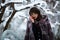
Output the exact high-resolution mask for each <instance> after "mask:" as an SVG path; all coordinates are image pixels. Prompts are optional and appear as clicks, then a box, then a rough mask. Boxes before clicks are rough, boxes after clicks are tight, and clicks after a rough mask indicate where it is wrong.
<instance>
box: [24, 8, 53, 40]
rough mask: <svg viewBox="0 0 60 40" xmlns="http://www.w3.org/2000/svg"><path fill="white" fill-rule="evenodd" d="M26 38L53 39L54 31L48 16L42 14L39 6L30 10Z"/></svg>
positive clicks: (37, 39)
mask: <svg viewBox="0 0 60 40" xmlns="http://www.w3.org/2000/svg"><path fill="white" fill-rule="evenodd" d="M29 15H30V18H29V20H28V22H27V30H26V35H25V40H53V33H52V30H51V26H50V23H49V20H48V18H47V16H45V15H41V13H40V10H39V9H38V8H37V7H33V8H31V9H30V12H29Z"/></svg>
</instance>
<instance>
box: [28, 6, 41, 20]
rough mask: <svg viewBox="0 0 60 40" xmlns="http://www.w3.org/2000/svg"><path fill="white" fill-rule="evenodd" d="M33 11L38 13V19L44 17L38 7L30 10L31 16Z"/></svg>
mask: <svg viewBox="0 0 60 40" xmlns="http://www.w3.org/2000/svg"><path fill="white" fill-rule="evenodd" d="M33 13H35V14H38V18H37V19H36V20H37V21H39V20H40V19H41V18H42V15H41V12H40V10H39V9H38V8H37V7H32V8H31V9H30V11H29V15H30V16H31V15H32V14H33Z"/></svg>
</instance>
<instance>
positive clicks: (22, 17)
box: [0, 0, 60, 40]
mask: <svg viewBox="0 0 60 40" xmlns="http://www.w3.org/2000/svg"><path fill="white" fill-rule="evenodd" d="M7 1H8V2H7ZM23 1H25V2H27V1H26V0H6V2H5V3H1V5H2V6H4V5H5V4H7V3H10V2H22V3H23ZM40 1H41V2H40ZM38 3H40V5H37V6H38V7H40V8H42V9H41V11H42V14H45V15H47V16H48V19H49V21H50V24H51V27H52V31H53V32H54V34H55V35H56V34H57V32H58V31H57V30H58V28H59V25H60V21H59V20H60V19H59V18H60V15H59V14H60V12H59V11H57V13H54V12H52V11H51V10H50V9H49V8H48V5H47V3H46V2H45V1H42V0H37V1H36V0H35V2H34V0H32V1H31V3H29V4H25V5H23V4H14V7H15V10H18V12H16V14H15V15H14V17H13V19H12V20H11V22H10V24H9V28H8V29H7V30H6V31H5V32H2V30H3V28H4V27H5V25H6V22H7V21H8V19H9V17H10V16H11V14H10V12H11V13H12V12H13V9H11V10H10V9H9V8H10V6H8V7H6V10H5V12H4V15H3V18H2V20H4V22H2V23H1V24H0V35H1V34H2V37H0V38H1V39H2V40H19V39H20V40H24V37H25V33H26V28H27V21H28V19H29V14H28V13H29V10H30V8H31V7H33V6H34V5H35V4H38ZM57 4H58V2H57V3H56V5H55V6H54V9H55V8H56V6H57ZM26 7H30V8H29V9H25V10H22V11H19V10H21V9H24V8H26ZM15 37H16V38H15ZM9 38H10V39H9Z"/></svg>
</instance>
